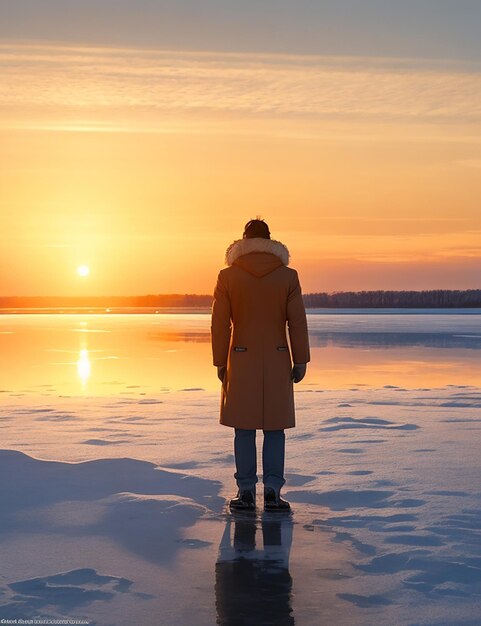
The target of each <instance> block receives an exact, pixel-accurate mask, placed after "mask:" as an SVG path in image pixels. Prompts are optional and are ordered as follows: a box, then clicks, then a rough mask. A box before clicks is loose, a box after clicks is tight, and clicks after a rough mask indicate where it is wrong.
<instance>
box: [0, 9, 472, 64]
mask: <svg viewBox="0 0 481 626" xmlns="http://www.w3.org/2000/svg"><path fill="white" fill-rule="evenodd" d="M480 32H481V2H480V1H479V0H402V1H399V0H396V1H393V0H336V1H335V2H334V1H331V2H323V1H319V0H317V1H315V0H296V1H292V0H291V1H286V0H256V1H254V0H242V1H241V2H239V0H202V1H199V0H169V1H165V0H136V1H132V0H81V1H79V0H74V1H72V0H14V1H12V0H0V37H2V38H4V39H5V38H7V39H34V40H44V41H62V42H75V43H98V44H108V45H122V46H133V47H142V48H157V49H172V50H212V51H229V52H266V53H277V52H280V53H288V54H320V55H348V56H391V57H411V58H412V57H416V58H436V59H444V58H449V59H467V60H481V37H480V36H479V33H480Z"/></svg>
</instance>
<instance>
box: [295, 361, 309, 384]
mask: <svg viewBox="0 0 481 626" xmlns="http://www.w3.org/2000/svg"><path fill="white" fill-rule="evenodd" d="M306 369H307V363H294V367H293V368H292V372H291V378H292V380H293V381H294V382H295V383H300V382H301V380H302V379H303V378H304V376H305V375H306Z"/></svg>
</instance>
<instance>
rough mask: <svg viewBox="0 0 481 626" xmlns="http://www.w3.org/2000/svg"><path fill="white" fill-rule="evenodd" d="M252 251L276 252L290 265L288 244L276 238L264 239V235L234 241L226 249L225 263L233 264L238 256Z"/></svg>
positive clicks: (284, 262)
mask: <svg viewBox="0 0 481 626" xmlns="http://www.w3.org/2000/svg"><path fill="white" fill-rule="evenodd" d="M250 252H270V253H271V254H275V255H276V257H278V258H279V259H280V260H281V261H282V264H283V265H289V250H288V249H287V246H285V245H284V244H283V243H282V242H280V241H276V240H275V239H264V238H263V237H250V238H246V239H236V240H235V241H233V242H232V243H231V244H230V246H229V247H228V248H227V250H226V251H225V263H226V265H232V263H234V261H235V260H236V259H237V258H238V257H240V256H242V255H243V254H249V253H250Z"/></svg>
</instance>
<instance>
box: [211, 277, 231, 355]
mask: <svg viewBox="0 0 481 626" xmlns="http://www.w3.org/2000/svg"><path fill="white" fill-rule="evenodd" d="M231 320H232V314H231V306H230V299H229V294H228V292H227V288H226V285H225V284H224V281H223V279H222V275H221V272H219V275H218V276H217V284H216V286H215V289H214V300H213V302H212V317H211V326H210V334H211V342H212V356H213V364H214V365H217V366H222V365H227V357H228V354H229V343H230V336H231V326H232V321H231Z"/></svg>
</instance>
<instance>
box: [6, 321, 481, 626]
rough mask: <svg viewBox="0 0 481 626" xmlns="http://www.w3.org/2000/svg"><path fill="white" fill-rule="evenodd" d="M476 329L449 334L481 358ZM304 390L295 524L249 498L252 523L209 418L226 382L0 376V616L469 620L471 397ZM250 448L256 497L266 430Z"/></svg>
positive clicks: (467, 393) (291, 442) (185, 621)
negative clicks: (235, 507) (110, 385)
mask: <svg viewBox="0 0 481 626" xmlns="http://www.w3.org/2000/svg"><path fill="white" fill-rule="evenodd" d="M318 319H319V318H316V319H315V320H314V321H313V320H312V319H310V324H311V326H312V327H315V326H316V324H318ZM344 321H345V320H344ZM0 322H1V320H0ZM476 322H477V323H478V324H479V317H478V319H477V320H475V319H474V318H473V317H472V316H471V320H470V322H469V323H470V324H472V325H473V327H470V328H469V329H468V330H467V329H466V328H465V327H461V328H457V330H456V331H453V334H454V335H457V334H459V335H466V334H467V335H472V336H474V338H473V337H471V339H467V340H469V341H471V342H476V341H477V346H479V344H480V343H481V341H480V339H479V334H480V331H479V328H480V327H479V326H478V332H477V333H476V328H474V326H475V325H476ZM443 323H444V322H443ZM9 324H10V325H9ZM406 324H408V325H409V322H406ZM97 325H98V326H99V328H100V325H99V324H97ZM3 328H4V332H5V333H7V332H8V333H17V332H20V331H19V330H18V329H17V330H12V328H13V326H12V325H11V321H10V322H9V323H8V324H7V323H6V321H5V322H4V325H3ZM5 329H6V330H5ZM204 330H205V329H204ZM431 330H432V329H431ZM331 331H332V332H335V331H333V330H332V329H331ZM331 331H330V332H331ZM337 331H338V332H343V333H345V332H347V331H346V328H339V329H337ZM359 332H362V328H360V329H359V328H356V333H359ZM367 332H379V326H377V327H376V328H374V327H373V328H372V329H370V330H369V331H367ZM383 332H386V328H385V327H384V328H383ZM396 332H397V331H396ZM402 332H403V333H408V328H407V329H406V328H404V329H403V330H402ZM418 332H423V333H424V332H428V331H427V330H426V331H424V330H423V329H421V330H419V328H418ZM442 332H443V333H446V329H443V330H442ZM473 333H474V335H473ZM313 336H314V339H315V337H316V336H315V333H314V335H313ZM338 339H339V337H338ZM352 339H354V338H352ZM378 339H379V338H378ZM358 340H359V337H358V338H357V339H356V341H358ZM418 340H419V337H418V339H414V340H413V342H412V343H411V344H409V341H408V342H407V343H408V344H409V345H410V346H411V347H412V348H413V349H416V350H418V349H419V341H418ZM315 341H316V340H315ZM315 341H314V342H313V343H315ZM406 341H407V340H406V337H404V339H403V342H404V344H406ZM381 343H382V348H381V349H382V350H384V351H386V342H385V341H382V342H381ZM388 343H389V342H388ZM320 344H321V345H324V344H323V342H322V341H320ZM368 344H369V342H368V341H367V338H366V341H364V343H363V344H362V348H357V349H363V350H365V349H366V345H368ZM183 345H186V344H183ZM325 345H327V343H326V344H325ZM351 345H352V342H351ZM369 345H371V348H370V349H372V342H371V343H370V344H369ZM414 345H415V346H416V347H415V348H414V347H413V346H414ZM423 345H425V344H423ZM428 345H431V344H429V341H428ZM469 345H471V344H469ZM443 346H444V348H443V349H445V348H446V342H445V341H443ZM421 347H422V346H421ZM458 347H459V346H458ZM462 347H463V346H462ZM195 348H196V346H195V345H193V346H192V350H195ZM439 348H440V346H438V349H439ZM448 348H449V341H448ZM464 348H465V346H464ZM426 349H428V348H426ZM434 349H436V348H434ZM452 350H455V348H454V347H453V348H452ZM469 350H470V354H474V353H476V356H477V357H478V362H477V366H478V374H477V373H476V371H472V372H471V378H470V381H471V383H472V382H473V380H475V378H476V376H477V375H479V354H480V352H479V347H478V348H475V347H473V348H471V347H470V348H469ZM323 354H324V353H323V352H322V348H320V351H319V353H317V352H316V350H315V349H314V355H315V359H314V360H313V363H312V370H311V371H312V372H313V373H315V372H316V371H318V369H319V367H321V364H320V363H319V358H320V357H322V356H323ZM458 357H459V354H458ZM468 362H470V363H471V365H472V367H475V364H476V361H475V360H471V361H470V360H469V359H468ZM2 365H3V364H2ZM435 365H436V363H435V359H434V358H433V367H435ZM205 367H212V366H210V361H207V363H206V366H205ZM213 369H214V368H213ZM444 369H446V368H444ZM4 371H5V370H4ZM78 374H79V375H80V376H81V375H82V370H81V368H80V370H78ZM84 374H85V372H84ZM210 374H212V372H210ZM48 375H49V370H48V368H46V369H44V370H42V372H39V373H38V376H44V377H48ZM2 376H3V372H2ZM17 377H18V379H19V380H20V379H21V377H22V374H21V372H20V371H19V372H18V374H17ZM313 378H314V380H312V379H311V380H310V381H309V372H308V376H307V377H306V380H305V381H303V383H301V384H300V385H297V386H296V408H297V426H296V428H294V429H288V430H286V479H287V482H286V485H285V487H284V489H283V496H284V497H285V498H286V499H288V500H289V501H290V502H291V505H292V514H291V515H290V516H289V515H287V516H285V515H281V516H276V515H275V514H273V513H268V514H267V513H264V512H263V511H262V509H261V507H260V506H259V505H258V511H257V515H256V516H255V517H252V516H251V517H247V518H246V517H245V516H237V517H236V516H234V517H232V516H229V515H227V514H226V512H225V501H226V498H228V497H230V496H232V495H234V494H235V481H234V478H233V473H234V458H233V431H232V429H230V428H227V427H223V426H220V425H219V424H218V407H219V398H220V394H219V391H218V390H216V389H209V388H208V386H207V385H206V386H203V387H201V386H185V387H177V388H173V387H169V386H168V385H167V386H165V387H164V386H163V387H160V386H158V388H157V389H156V390H153V389H152V388H151V387H148V386H147V387H145V388H143V387H142V386H140V387H134V388H132V386H131V385H129V384H122V385H120V384H119V385H117V391H115V392H112V391H110V393H109V394H104V395H99V394H98V393H93V394H89V393H88V390H87V391H84V392H83V393H82V394H80V393H69V394H66V393H65V388H66V387H65V386H62V385H60V384H57V382H58V381H56V383H55V384H52V385H50V384H49V383H48V382H47V383H45V382H42V383H40V384H39V385H38V386H36V385H35V384H32V381H31V380H29V386H28V387H27V386H25V388H23V387H22V385H21V384H20V385H19V386H18V387H17V388H15V387H14V386H13V385H11V384H9V386H8V387H5V386H4V385H3V380H1V381H0V385H1V386H2V388H1V390H0V391H1V394H0V398H1V410H0V423H1V437H2V439H1V444H0V503H1V507H0V620H1V619H7V618H11V619H15V618H17V619H19V618H23V619H28V618H33V617H42V618H50V619H52V618H55V619H61V618H65V619H67V618H68V619H70V620H73V619H78V620H84V623H89V624H91V625H92V624H97V625H99V626H106V625H112V626H113V625H115V626H132V625H134V624H135V625H137V624H138V625H146V626H149V625H152V626H154V625H155V626H159V625H168V626H171V625H172V626H174V625H175V626H177V625H182V626H184V625H185V626H190V625H192V626H204V625H205V626H211V625H213V624H216V623H218V624H224V625H232V624H242V623H245V624H296V626H310V625H313V626H314V625H315V626H318V625H320V624H326V625H330V624H338V625H342V626H343V625H346V626H348V625H353V626H354V625H356V626H357V625H366V626H367V625H369V626H371V625H372V624H380V625H386V626H387V625H393V626H403V625H406V626H407V625H417V624H419V625H421V624H423V625H432V626H434V625H436V626H441V625H445V626H458V625H459V626H468V625H470V626H474V625H479V624H480V623H481V480H480V479H481V453H480V452H481V449H480V443H481V437H480V433H481V387H480V386H479V385H477V384H465V385H463V384H444V385H442V386H433V385H431V384H426V385H420V384H418V385H417V386H407V385H404V386H401V385H398V384H397V383H396V382H394V379H395V372H393V371H391V380H392V382H391V383H390V384H386V385H385V384H382V385H379V386H375V385H367V384H365V383H360V384H352V382H351V384H350V385H349V386H348V387H347V386H346V387H344V388H332V387H329V386H328V385H324V384H322V381H320V380H319V379H316V378H315V377H313ZM353 378H355V375H354V374H351V375H350V378H349V377H348V376H347V375H346V380H352V379H353ZM4 379H6V376H5V378H4ZM425 379H426V382H428V381H430V380H432V378H431V372H430V371H429V369H428V368H427V369H426V373H425ZM38 380H41V378H38ZM42 380H43V379H42ZM419 380H420V378H419V376H418V378H417V381H418V383H419ZM11 381H12V378H10V379H9V383H11ZM37 382H38V381H37ZM129 382H130V381H125V383H129ZM219 384H220V383H219ZM257 442H258V470H259V472H258V473H259V484H258V499H259V500H261V496H262V462H261V447H262V445H261V444H262V432H260V431H259V432H258V435H257ZM243 612H244V613H247V615H248V616H249V617H248V618H246V619H245V621H239V620H240V619H241V617H240V616H242V615H243ZM269 616H270V617H269ZM236 620H237V621H236ZM249 620H250V621H249Z"/></svg>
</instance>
